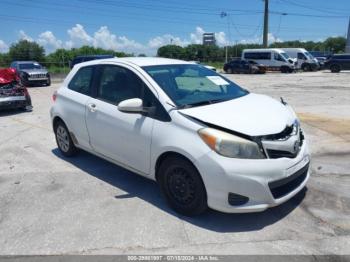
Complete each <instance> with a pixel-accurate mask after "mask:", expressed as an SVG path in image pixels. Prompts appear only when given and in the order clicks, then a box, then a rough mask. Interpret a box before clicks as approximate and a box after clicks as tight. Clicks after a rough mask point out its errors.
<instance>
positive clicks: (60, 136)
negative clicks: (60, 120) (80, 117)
mask: <svg viewBox="0 0 350 262" xmlns="http://www.w3.org/2000/svg"><path fill="white" fill-rule="evenodd" d="M56 137H57V143H58V146H59V147H60V149H61V150H62V151H63V152H68V150H69V137H68V133H67V130H66V129H65V128H64V127H63V126H58V128H57V130H56Z"/></svg>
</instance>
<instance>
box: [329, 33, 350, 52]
mask: <svg viewBox="0 0 350 262" xmlns="http://www.w3.org/2000/svg"><path fill="white" fill-rule="evenodd" d="M345 45H346V39H345V38H344V37H341V36H339V37H329V38H327V39H326V41H324V49H325V50H329V51H331V52H333V53H344V52H345Z"/></svg>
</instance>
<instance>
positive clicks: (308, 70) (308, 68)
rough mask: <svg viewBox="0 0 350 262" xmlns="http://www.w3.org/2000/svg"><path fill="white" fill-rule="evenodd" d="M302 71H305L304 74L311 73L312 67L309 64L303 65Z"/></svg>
mask: <svg viewBox="0 0 350 262" xmlns="http://www.w3.org/2000/svg"><path fill="white" fill-rule="evenodd" d="M301 69H302V70H303V71H304V72H310V71H311V66H310V65H309V64H303V65H302V66H301Z"/></svg>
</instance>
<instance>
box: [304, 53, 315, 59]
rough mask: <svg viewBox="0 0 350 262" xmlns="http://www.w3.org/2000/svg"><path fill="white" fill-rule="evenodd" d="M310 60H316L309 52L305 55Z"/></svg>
mask: <svg viewBox="0 0 350 262" xmlns="http://www.w3.org/2000/svg"><path fill="white" fill-rule="evenodd" d="M304 54H305V55H306V56H307V57H308V58H309V59H314V57H313V55H312V54H310V53H309V52H305V53H304Z"/></svg>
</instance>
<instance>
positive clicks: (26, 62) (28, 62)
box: [13, 61, 39, 64]
mask: <svg viewBox="0 0 350 262" xmlns="http://www.w3.org/2000/svg"><path fill="white" fill-rule="evenodd" d="M13 62H14V63H19V64H33V63H36V64H39V63H38V62H37V61H13Z"/></svg>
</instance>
